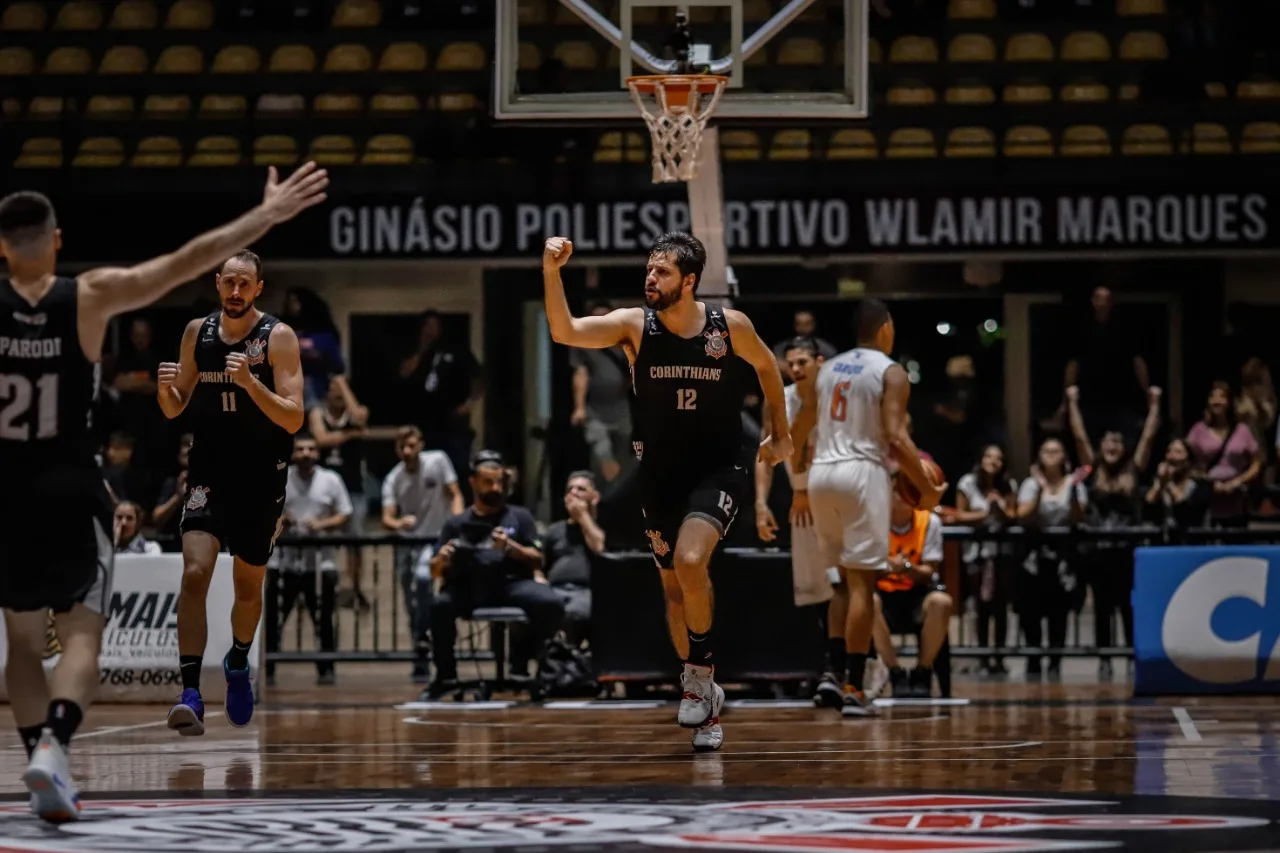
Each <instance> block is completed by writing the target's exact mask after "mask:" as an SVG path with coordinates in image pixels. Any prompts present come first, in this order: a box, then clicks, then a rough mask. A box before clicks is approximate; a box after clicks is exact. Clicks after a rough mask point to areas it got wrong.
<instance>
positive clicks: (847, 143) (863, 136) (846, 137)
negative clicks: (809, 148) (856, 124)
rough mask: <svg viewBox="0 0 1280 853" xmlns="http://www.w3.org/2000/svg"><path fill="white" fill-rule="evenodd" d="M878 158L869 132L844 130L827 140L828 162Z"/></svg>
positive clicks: (874, 143) (854, 129) (874, 140)
mask: <svg viewBox="0 0 1280 853" xmlns="http://www.w3.org/2000/svg"><path fill="white" fill-rule="evenodd" d="M879 156H880V150H879V148H878V147H877V145H876V137H875V134H873V133H872V132H871V131H869V130H863V129H861V128H844V129H842V130H837V131H836V132H835V133H833V134H831V138H830V139H828V140H827V159H828V160H874V159H875V158H877V157H879Z"/></svg>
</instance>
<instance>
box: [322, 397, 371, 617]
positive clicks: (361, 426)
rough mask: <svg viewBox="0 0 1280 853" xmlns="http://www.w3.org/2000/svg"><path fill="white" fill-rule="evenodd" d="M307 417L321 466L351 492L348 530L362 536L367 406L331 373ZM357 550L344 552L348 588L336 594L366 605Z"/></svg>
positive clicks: (344, 602) (342, 602) (343, 601)
mask: <svg viewBox="0 0 1280 853" xmlns="http://www.w3.org/2000/svg"><path fill="white" fill-rule="evenodd" d="M307 419H308V425H309V426H310V428H311V434H312V435H314V436H315V439H316V444H317V445H318V446H319V448H320V451H321V453H322V454H323V456H324V464H325V466H326V467H327V468H329V469H331V470H333V471H337V472H338V474H339V476H341V477H342V484H343V485H344V486H346V488H347V494H348V495H350V496H351V522H350V528H351V533H352V535H354V536H363V535H364V534H365V533H366V530H365V519H366V518H367V517H368V515H369V499H368V497H367V496H366V495H365V493H364V437H365V435H366V434H367V433H368V426H369V410H368V409H367V408H365V407H364V406H362V405H360V401H359V400H357V399H356V395H355V394H353V393H352V391H351V386H350V385H349V384H348V383H347V378H346V377H345V376H334V377H333V378H332V379H330V380H329V390H328V392H327V393H326V394H325V397H324V403H322V404H321V405H319V406H315V407H313V408H312V409H311V412H310V413H309V414H308V416H307ZM361 554H362V552H361V549H360V548H359V547H358V546H357V547H354V548H351V549H350V550H349V551H348V552H347V577H348V580H349V581H350V583H351V589H350V590H342V591H341V592H340V593H339V594H338V605H339V606H340V607H354V608H356V609H358V610H368V609H369V600H368V599H367V598H365V597H364V593H363V592H362V591H361V589H360V579H361V575H362V573H363V570H364V563H363V560H362V558H361Z"/></svg>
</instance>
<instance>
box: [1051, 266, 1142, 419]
mask: <svg viewBox="0 0 1280 853" xmlns="http://www.w3.org/2000/svg"><path fill="white" fill-rule="evenodd" d="M1092 307H1093V314H1092V317H1091V319H1090V322H1089V323H1088V324H1087V325H1086V326H1085V328H1084V329H1083V331H1082V332H1081V333H1080V334H1079V335H1078V336H1077V338H1076V347H1077V349H1076V353H1077V354H1076V356H1075V357H1074V358H1073V359H1071V361H1069V362H1068V363H1067V371H1066V383H1065V385H1064V387H1067V388H1069V387H1071V386H1073V385H1074V386H1076V387H1078V388H1079V389H1080V400H1081V402H1082V405H1083V411H1084V417H1085V422H1086V423H1087V424H1088V425H1089V428H1090V429H1092V430H1094V432H1095V434H1097V435H1101V434H1102V433H1104V432H1122V433H1124V434H1125V436H1126V437H1128V438H1129V439H1132V438H1133V437H1134V436H1135V435H1136V434H1137V432H1138V420H1139V418H1138V412H1139V411H1141V409H1140V408H1139V401H1140V400H1141V399H1142V397H1141V396H1140V395H1142V394H1146V392H1147V388H1148V387H1150V385H1151V380H1150V376H1149V373H1148V370H1147V361H1146V359H1145V358H1144V357H1143V356H1142V354H1141V353H1140V352H1139V351H1138V350H1137V348H1136V347H1135V344H1134V341H1135V337H1136V336H1135V335H1134V332H1133V329H1131V328H1125V327H1123V326H1121V325H1119V324H1117V323H1115V322H1113V321H1112V316H1111V314H1112V302H1111V290H1110V289H1108V288H1106V287H1098V288H1095V289H1094V291H1093V298H1092Z"/></svg>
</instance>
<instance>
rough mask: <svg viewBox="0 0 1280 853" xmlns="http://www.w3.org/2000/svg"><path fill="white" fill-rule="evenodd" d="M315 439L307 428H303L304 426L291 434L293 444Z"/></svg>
mask: <svg viewBox="0 0 1280 853" xmlns="http://www.w3.org/2000/svg"><path fill="white" fill-rule="evenodd" d="M315 440H316V437H315V436H314V435H312V434H311V433H310V431H308V430H307V429H305V428H304V429H300V430H298V431H297V432H295V433H294V434H293V443H294V444H297V443H298V442H299V441H315Z"/></svg>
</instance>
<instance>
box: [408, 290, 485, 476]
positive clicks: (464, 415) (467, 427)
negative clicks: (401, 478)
mask: <svg viewBox="0 0 1280 853" xmlns="http://www.w3.org/2000/svg"><path fill="white" fill-rule="evenodd" d="M400 376H401V378H402V379H404V380H406V381H407V383H408V391H409V398H410V399H409V400H408V402H409V403H410V404H411V405H412V406H413V411H415V412H416V413H417V418H418V426H419V428H420V429H421V430H422V435H423V441H424V442H425V445H424V446H426V447H429V448H431V449H432V450H443V451H444V452H445V454H446V455H447V456H448V457H449V461H450V462H452V463H453V468H454V470H455V471H458V470H466V468H467V466H468V465H469V464H470V456H471V442H472V439H473V438H474V437H475V432H474V431H473V430H472V429H471V408H472V406H473V405H474V404H475V403H476V402H478V401H479V400H480V398H481V396H482V395H483V394H484V382H483V378H482V375H481V371H480V363H479V362H478V361H476V359H475V356H473V355H472V354H471V351H470V350H467V349H458V348H456V347H454V346H452V344H451V343H450V342H449V341H446V340H445V339H444V326H443V324H442V323H441V321H440V312H438V311H427V312H426V313H425V314H423V315H422V331H421V333H420V336H419V339H418V350H417V352H415V353H414V354H413V355H411V356H409V357H408V358H406V359H405V360H404V361H403V362H401V364H400Z"/></svg>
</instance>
